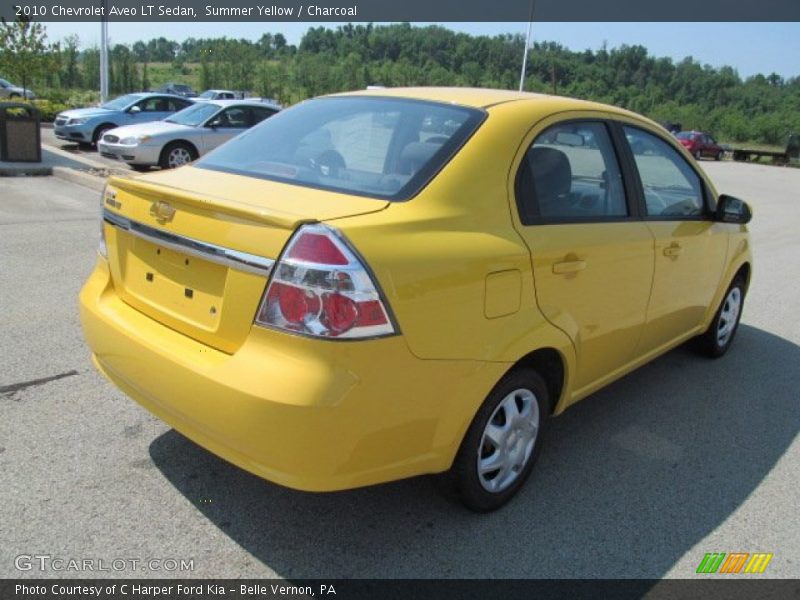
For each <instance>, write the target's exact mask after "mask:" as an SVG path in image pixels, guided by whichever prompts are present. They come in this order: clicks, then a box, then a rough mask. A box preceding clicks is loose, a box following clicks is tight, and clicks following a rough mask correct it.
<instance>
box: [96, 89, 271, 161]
mask: <svg viewBox="0 0 800 600" xmlns="http://www.w3.org/2000/svg"><path fill="white" fill-rule="evenodd" d="M279 110H280V109H279V108H278V107H277V106H270V105H265V104H262V103H260V102H252V101H247V100H211V101H207V102H201V103H199V104H192V105H191V106H189V107H188V108H185V109H183V110H182V111H180V112H177V113H175V114H174V115H172V116H170V117H167V118H166V119H164V120H163V121H153V122H151V123H137V124H136V125H128V126H126V127H118V128H117V129H112V130H110V131H107V132H106V133H105V135H104V136H103V138H102V139H101V140H100V141H99V142H98V143H97V150H98V151H99V152H100V154H102V155H103V156H106V157H108V158H114V159H117V160H123V161H125V162H126V163H128V164H129V165H131V166H132V167H133V168H134V169H136V170H139V171H143V170H149V169H150V167H153V166H160V167H162V168H164V169H174V168H175V167H180V166H183V165H185V164H188V163H190V162H192V161H193V160H196V159H197V158H198V157H199V156H203V155H204V154H206V153H207V152H209V151H211V150H213V149H214V148H216V147H217V146H219V145H220V144H222V143H224V142H226V141H228V140H229V139H231V138H232V137H234V136H237V135H239V134H240V133H242V132H243V131H246V130H247V129H249V128H250V127H252V126H253V125H256V124H258V123H260V122H261V121H263V120H264V119H266V118H267V117H271V116H272V115H274V114H275V113H277V112H278V111H279Z"/></svg>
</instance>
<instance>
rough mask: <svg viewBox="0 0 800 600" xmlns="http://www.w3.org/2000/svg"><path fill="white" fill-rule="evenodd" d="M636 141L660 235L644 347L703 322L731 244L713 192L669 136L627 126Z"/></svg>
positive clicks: (646, 204) (645, 205)
mask: <svg viewBox="0 0 800 600" xmlns="http://www.w3.org/2000/svg"><path fill="white" fill-rule="evenodd" d="M624 131H625V137H626V139H627V140H629V141H630V144H631V146H634V145H635V144H646V145H647V147H648V148H649V149H650V150H649V151H648V152H647V153H644V154H632V156H633V162H634V164H635V167H636V172H637V178H636V184H637V187H639V189H640V193H641V196H640V197H641V198H642V201H641V208H640V212H641V213H642V216H643V218H644V222H645V223H646V224H647V227H648V228H649V229H650V231H652V233H653V236H654V238H655V276H654V280H653V292H652V297H651V299H650V305H649V307H648V310H647V324H646V326H645V329H644V333H643V335H642V340H641V343H640V346H639V352H640V353H642V354H646V353H648V352H651V351H654V350H657V349H659V348H662V347H664V346H666V345H670V344H672V343H674V342H675V341H676V340H678V338H681V337H685V336H686V335H687V334H688V333H690V332H696V331H697V328H698V327H699V326H700V324H701V322H702V320H703V318H704V316H705V314H706V310H707V309H708V306H709V305H710V303H711V301H712V298H713V297H714V293H715V292H716V290H717V287H718V285H719V280H720V276H721V273H722V271H723V265H724V262H725V258H726V254H727V248H728V234H727V232H726V230H725V227H724V225H722V224H720V223H717V222H715V221H714V219H713V206H712V198H711V191H710V190H709V189H708V187H707V186H706V185H705V183H704V181H703V179H702V178H701V177H700V175H699V174H698V173H697V171H696V170H695V168H694V167H693V166H692V164H691V163H690V162H689V161H687V160H686V159H685V158H684V157H683V155H682V154H681V153H680V152H679V151H678V150H677V149H676V148H675V147H674V146H673V145H672V144H670V143H669V142H668V141H667V140H666V139H665V138H663V137H662V136H660V135H656V134H655V133H654V132H651V131H645V130H644V129H640V128H638V127H633V126H628V125H626V126H624Z"/></svg>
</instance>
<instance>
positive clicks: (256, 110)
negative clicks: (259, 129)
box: [250, 106, 278, 125]
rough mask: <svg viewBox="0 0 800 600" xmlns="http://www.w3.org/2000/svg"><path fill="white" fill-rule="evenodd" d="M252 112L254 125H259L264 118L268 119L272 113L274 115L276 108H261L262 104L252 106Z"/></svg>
mask: <svg viewBox="0 0 800 600" xmlns="http://www.w3.org/2000/svg"><path fill="white" fill-rule="evenodd" d="M250 112H251V113H252V116H253V123H252V124H253V125H258V124H259V123H261V121H263V120H264V119H268V118H269V117H271V116H272V115H274V114H275V113H276V112H278V111H276V110H271V109H269V108H261V107H260V106H252V107H250Z"/></svg>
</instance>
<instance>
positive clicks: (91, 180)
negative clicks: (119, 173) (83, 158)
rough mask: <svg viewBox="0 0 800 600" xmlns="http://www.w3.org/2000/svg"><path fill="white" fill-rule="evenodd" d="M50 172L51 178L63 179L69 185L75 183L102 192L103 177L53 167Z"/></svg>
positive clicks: (104, 182)
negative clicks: (51, 172)
mask: <svg viewBox="0 0 800 600" xmlns="http://www.w3.org/2000/svg"><path fill="white" fill-rule="evenodd" d="M52 170H53V176H55V177H58V178H59V179H63V180H64V181H69V182H71V183H76V184H78V185H82V186H83V187H87V188H89V189H92V190H96V191H98V192H102V191H103V188H104V187H105V185H106V178H105V177H98V176H97V175H90V174H89V173H83V172H82V171H76V170H75V169H70V168H69V167H53V169H52Z"/></svg>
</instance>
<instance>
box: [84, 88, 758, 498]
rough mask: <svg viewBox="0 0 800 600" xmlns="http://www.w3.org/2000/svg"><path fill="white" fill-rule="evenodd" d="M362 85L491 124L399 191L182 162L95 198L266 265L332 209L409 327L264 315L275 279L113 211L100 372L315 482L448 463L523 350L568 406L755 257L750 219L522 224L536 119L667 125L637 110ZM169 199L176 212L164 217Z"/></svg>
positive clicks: (698, 313)
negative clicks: (553, 363) (548, 362)
mask: <svg viewBox="0 0 800 600" xmlns="http://www.w3.org/2000/svg"><path fill="white" fill-rule="evenodd" d="M358 94H359V95H366V96H387V97H403V98H415V99H424V100H431V101H439V102H446V103H455V104H461V105H467V106H474V107H479V108H483V109H484V110H485V111H486V113H487V118H486V120H485V122H484V123H483V124H482V125H481V126H480V127H479V128H478V129H477V131H476V132H475V133H474V134H473V135H472V137H471V138H470V139H469V140H468V141H467V142H466V144H465V145H464V146H463V147H462V148H461V149H460V150H459V151H458V152H457V154H455V156H454V157H453V158H452V159H451V160H450V162H449V163H448V164H446V165H445V166H444V167H443V169H442V170H441V171H440V172H439V173H438V174H437V175H436V176H435V177H433V178H432V179H431V180H430V181H429V182H428V184H427V185H426V186H425V187H424V188H423V189H422V190H421V191H420V192H419V193H418V194H417V195H416V196H415V197H414V198H412V199H410V200H408V201H406V202H388V201H385V200H379V199H373V198H364V197H360V196H351V195H347V194H343V193H337V192H332V191H325V190H320V189H311V188H308V187H301V186H297V185H287V184H282V183H276V182H273V181H267V180H264V179H257V178H253V177H247V176H243V175H235V174H230V173H221V172H216V171H213V170H207V169H201V168H194V167H185V168H182V169H179V170H176V171H170V172H164V173H158V174H154V175H150V176H146V177H143V178H138V179H136V180H126V179H119V178H112V179H111V180H110V183H109V188H108V191H107V192H106V194H105V196H104V203H105V208H106V210H108V211H110V212H111V213H112V214H113V215H116V216H117V217H119V218H124V219H130V220H132V221H135V222H138V223H141V224H145V225H146V226H147V227H150V228H153V229H154V230H158V231H161V232H168V233H170V234H173V235H175V236H181V237H184V238H190V239H193V240H201V241H202V242H205V243H209V244H214V245H218V246H221V247H225V248H230V249H233V250H236V251H238V252H243V253H249V254H253V255H258V256H263V257H267V258H269V259H273V260H275V259H278V258H279V256H280V254H281V252H282V249H283V248H284V246H285V244H286V242H287V240H288V239H289V238H290V236H291V235H292V233H293V232H294V231H295V230H296V229H297V228H298V227H299V226H301V225H302V224H304V223H310V222H325V223H327V224H329V225H331V226H333V227H335V228H336V229H337V230H338V231H340V232H342V234H343V235H344V236H345V237H346V239H347V240H348V241H349V243H351V244H352V246H353V247H354V248H355V249H357V251H358V253H359V254H360V255H361V256H363V257H364V259H365V261H366V264H368V265H369V268H370V269H371V271H372V273H373V274H374V278H375V280H376V282H377V284H378V285H379V286H380V288H381V290H382V292H383V294H384V297H385V300H386V303H387V304H388V306H389V307H391V310H392V312H393V314H394V316H395V318H396V322H397V325H398V326H399V331H398V332H397V335H393V336H390V337H385V338H381V339H369V340H359V341H347V342H340V341H332V340H324V339H312V338H309V337H304V336H299V335H293V334H290V333H286V332H283V331H278V330H274V329H269V328H265V327H260V326H257V325H254V324H253V321H254V317H255V315H256V312H257V311H258V307H259V305H260V303H261V300H262V296H263V293H264V289H265V287H266V285H267V277H266V276H265V275H264V274H259V273H253V272H243V271H237V270H235V269H230V268H227V267H225V266H223V265H220V264H217V263H214V262H213V261H206V260H203V259H202V258H197V257H194V256H186V255H184V254H183V253H182V252H180V250H176V249H174V248H168V247H162V246H160V245H159V244H157V243H154V242H153V241H152V240H150V241H149V240H147V239H141V238H139V237H136V236H133V235H130V232H127V231H123V230H120V229H119V228H117V227H114V226H111V225H109V224H105V225H104V232H105V240H106V245H107V248H108V257H109V258H108V259H106V258H104V257H102V256H101V257H100V258H99V259H98V263H97V267H96V269H95V271H94V272H93V274H92V275H91V276H90V278H89V280H88V281H87V282H86V284H85V286H84V288H83V290H82V292H81V296H80V305H81V320H82V324H83V327H84V331H85V334H86V338H87V341H88V344H89V346H90V347H91V350H92V354H93V360H94V362H95V364H96V365H97V367H98V369H99V370H100V371H101V372H102V373H103V374H104V375H105V376H106V377H108V378H109V379H110V380H111V381H112V382H114V383H115V384H116V385H117V386H118V387H120V388H121V389H122V390H123V391H125V392H126V393H127V394H128V395H130V396H131V397H132V398H134V399H135V400H136V401H137V402H139V403H140V404H142V405H143V406H144V407H146V408H147V409H148V410H150V411H152V412H153V413H155V414H156V415H158V416H159V417H161V418H162V419H163V420H164V421H166V422H167V423H169V424H170V425H172V426H173V427H175V428H176V429H177V430H179V431H181V432H182V433H184V434H185V435H187V436H188V437H189V438H191V439H193V440H195V441H196V442H197V443H199V444H201V445H202V446H204V447H206V448H208V449H210V450H211V451H212V452H214V453H216V454H218V455H220V456H222V457H223V458H225V459H227V460H229V461H230V462H232V463H234V464H236V465H238V466H240V467H242V468H244V469H247V470H248V471H251V472H253V473H255V474H257V475H259V476H262V477H264V478H266V479H269V480H271V481H275V482H277V483H280V484H282V485H286V486H289V487H293V488H298V489H304V490H311V491H324V490H337V489H346V488H351V487H357V486H363V485H369V484H374V483H379V482H383V481H389V480H393V479H398V478H402V477H410V476H413V475H417V474H423V473H436V472H441V471H444V470H447V469H448V468H449V467H450V465H451V464H452V462H453V459H454V457H455V455H456V453H457V451H458V449H459V446H460V444H461V440H462V438H463V436H464V433H465V431H466V430H467V428H468V427H469V424H470V422H471V421H472V419H473V418H474V416H475V414H476V412H477V411H478V409H479V408H480V406H481V404H482V403H483V401H484V399H485V398H486V397H487V395H488V394H489V393H490V392H491V390H492V388H493V387H494V386H495V385H496V384H497V383H498V381H500V380H501V379H502V377H503V376H504V375H505V374H506V373H508V371H509V370H510V369H512V368H513V367H514V365H516V364H518V363H519V362H520V361H524V360H525V359H526V357H528V356H530V355H531V353H534V352H536V351H539V350H543V349H547V350H548V351H555V353H556V354H557V355H558V357H559V360H560V362H561V368H562V371H563V381H561V382H560V385H559V391H560V396H559V397H558V398H553V399H552V400H553V406H552V410H553V412H554V413H556V414H557V413H560V412H561V411H563V410H564V409H565V408H566V407H567V406H568V405H569V404H571V403H573V402H575V401H577V400H578V399H580V398H582V397H584V396H586V395H588V394H589V393H591V392H592V391H594V390H596V389H598V388H599V387H602V386H603V385H605V384H607V383H608V382H610V381H612V380H613V379H616V378H618V377H620V376H622V375H624V374H625V373H628V372H630V371H631V370H632V369H634V368H635V367H637V366H638V365H640V364H642V363H644V362H646V361H647V360H650V359H651V358H653V357H654V356H657V355H658V354H660V353H662V352H664V351H666V350H668V349H669V348H671V347H674V345H675V344H677V343H679V342H680V341H683V340H685V339H688V338H689V337H691V336H692V335H695V334H697V333H699V332H701V331H702V330H703V329H704V328H705V327H707V326H708V323H709V322H710V320H711V318H712V316H713V314H714V312H715V310H716V307H717V306H718V305H719V302H720V301H721V298H722V295H723V294H724V291H725V289H726V288H727V286H728V284H729V283H730V281H731V279H732V278H733V276H734V275H735V274H736V272H737V270H738V269H739V268H741V267H742V266H743V265H749V263H750V262H751V258H750V249H749V243H748V241H747V234H746V228H745V227H744V226H738V225H736V226H734V225H730V224H720V223H710V222H705V221H704V222H693V223H690V224H688V225H686V224H684V223H675V222H659V223H655V224H653V223H650V222H647V221H643V220H635V221H627V222H624V223H587V224H583V223H581V224H563V225H548V226H525V225H523V224H522V223H521V222H520V218H519V215H518V213H517V209H516V203H515V198H514V181H515V176H516V173H517V170H518V168H519V165H520V163H521V161H522V160H523V157H524V154H525V152H526V150H527V148H528V147H529V146H530V144H531V142H532V141H533V139H535V137H536V136H537V135H538V133H540V132H541V131H543V130H544V129H545V128H547V127H548V126H549V125H551V124H553V123H556V122H560V121H562V120H566V119H591V118H595V119H596V118H601V119H602V118H609V119H615V120H618V121H620V122H624V123H630V124H635V125H636V126H637V127H640V128H643V129H646V130H649V131H651V132H653V133H657V134H658V135H660V136H662V137H663V138H664V139H666V134H664V133H663V132H662V131H660V130H659V128H658V127H657V126H656V125H655V124H653V123H651V122H650V121H647V120H645V119H643V118H641V117H638V116H636V115H634V114H633V113H630V112H628V111H624V110H621V109H614V108H612V107H608V106H604V105H600V104H596V103H590V102H582V101H576V100H571V99H566V98H557V97H548V96H540V95H533V94H520V93H516V92H507V91H497V90H469V89H436V88H431V89H426V88H412V89H405V90H398V89H388V90H375V91H370V92H363V93H362V92H359V93H358ZM670 143H672V142H671V141H670ZM672 145H673V146H674V147H675V148H676V149H677V150H678V151H679V152H682V153H683V154H684V155H686V152H685V150H684V149H683V148H682V147H681V146H680V145H679V144H677V142H676V143H674V144H672ZM689 160H691V159H689ZM701 176H702V177H703V178H704V181H705V183H706V185H707V186H708V188H709V190H711V191H712V192H713V194H714V196H715V197H716V192H714V191H713V186H712V185H711V183H710V182H709V181H708V180H707V178H705V176H704V175H702V173H701ZM159 202H166V203H168V204H169V205H170V207H171V208H173V209H175V212H174V215H171V216H170V215H168V217H169V218H164V215H163V214H162V215H159V212H158V211H159V209H158V205H159ZM682 238H685V239H687V240H688V239H691V240H693V241H694V242H696V245H693V246H692V247H691V248H689V249H688V250H687V252H688V253H689V255H690V256H691V257H692V260H695V259H697V260H698V261H699V264H700V265H701V271H702V272H701V273H698V272H697V271H696V270H694V271H692V270H691V269H690V270H685V271H683V272H681V271H680V270H679V269H677V268H676V266H675V261H672V260H670V259H669V258H668V257H659V255H658V252H659V251H660V249H662V248H664V247H666V246H669V245H670V244H671V243H672V242H673V241H674V240H676V239H682ZM694 242H693V243H694ZM660 258H664V259H665V260H663V261H662V260H660ZM576 261H577V262H579V263H580V262H585V263H586V265H587V267H586V269H585V270H584V271H581V272H579V273H561V272H556V271H558V268H556V267H554V265H555V264H556V263H560V262H576ZM674 281H677V282H678V285H680V286H685V287H687V288H688V289H691V290H693V292H692V294H691V295H689V296H686V297H685V298H683V299H682V301H684V303H685V306H680V307H676V306H674V305H671V304H670V303H669V301H668V300H667V299H666V298H665V297H664V295H663V294H661V293H659V292H658V290H660V289H662V288H665V287H669V286H670V285H672V282H674ZM184 291H185V293H186V294H189V292H190V291H191V292H192V295H191V297H189V296H188V295H187V296H185V297H184V295H183V292H184ZM654 293H656V294H657V296H658V299H657V301H655V302H653V294H654Z"/></svg>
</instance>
